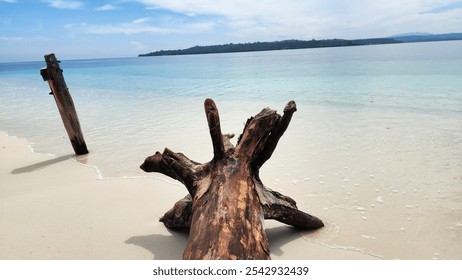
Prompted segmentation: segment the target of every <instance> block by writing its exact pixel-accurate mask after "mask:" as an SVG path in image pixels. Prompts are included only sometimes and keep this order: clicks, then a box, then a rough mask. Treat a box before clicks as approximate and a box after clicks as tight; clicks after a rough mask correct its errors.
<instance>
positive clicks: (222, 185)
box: [140, 99, 324, 260]
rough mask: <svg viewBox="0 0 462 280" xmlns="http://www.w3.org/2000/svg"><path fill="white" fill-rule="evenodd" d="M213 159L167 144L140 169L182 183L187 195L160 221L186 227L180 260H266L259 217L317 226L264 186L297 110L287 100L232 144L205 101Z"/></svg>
mask: <svg viewBox="0 0 462 280" xmlns="http://www.w3.org/2000/svg"><path fill="white" fill-rule="evenodd" d="M204 109H205V114H206V117H207V122H208V127H209V131H210V136H211V138H212V145H213V153H214V156H213V159H212V160H211V161H210V162H208V163H204V164H201V163H198V162H195V161H193V160H191V159H189V158H188V157H186V156H185V155H183V154H182V153H175V152H173V151H171V150H169V149H168V148H165V150H164V151H163V153H160V152H156V154H154V155H152V156H150V157H148V158H146V160H145V161H144V163H143V164H142V165H141V166H140V168H141V169H142V170H144V171H146V172H160V173H162V174H165V175H167V176H169V177H171V178H173V179H176V180H178V181H180V182H181V183H183V184H184V185H185V187H186V188H187V190H188V192H189V194H188V195H187V196H186V197H185V198H183V199H181V200H180V201H178V202H177V203H175V205H174V206H173V208H172V209H170V210H169V211H168V212H167V213H165V215H164V216H163V217H162V218H161V219H160V221H161V222H163V223H164V224H165V226H166V227H168V228H171V229H189V239H188V243H187V246H186V249H185V251H184V253H183V259H226V260H232V259H270V252H269V243H268V239H267V237H266V234H265V230H264V228H263V219H275V220H278V221H280V222H282V223H285V224H288V225H292V226H294V227H297V228H302V229H318V228H321V227H323V226H324V224H323V223H322V221H321V220H320V219H318V218H316V217H314V216H311V215H309V214H307V213H304V212H302V211H300V210H298V209H297V206H296V202H295V201H294V200H293V199H292V198H290V197H288V196H285V195H282V194H280V193H278V192H276V191H273V190H271V189H268V188H266V187H265V186H264V185H263V183H262V181H261V180H260V177H259V170H260V168H261V166H262V165H263V164H264V163H265V162H266V161H267V160H268V159H269V158H270V157H271V155H272V153H273V151H274V150H275V148H276V145H277V143H278V141H279V139H280V138H281V136H282V135H283V134H284V132H285V130H286V129H287V127H288V125H289V123H290V120H291V118H292V115H293V113H294V112H295V111H296V110H297V108H296V104H295V102H294V101H290V102H289V103H288V104H287V105H286V107H285V108H284V114H283V115H282V116H281V115H279V114H277V112H276V111H274V110H271V109H269V108H265V109H263V110H262V111H261V112H260V113H258V114H257V115H256V116H255V117H251V118H250V119H248V120H247V123H246V125H245V127H244V131H243V133H242V134H241V136H240V137H239V139H238V141H237V144H236V146H234V145H233V144H232V143H231V142H230V139H231V138H233V137H234V134H224V135H223V134H222V132H221V128H220V118H219V114H218V109H217V106H216V105H215V102H214V101H213V100H212V99H206V100H205V102H204Z"/></svg>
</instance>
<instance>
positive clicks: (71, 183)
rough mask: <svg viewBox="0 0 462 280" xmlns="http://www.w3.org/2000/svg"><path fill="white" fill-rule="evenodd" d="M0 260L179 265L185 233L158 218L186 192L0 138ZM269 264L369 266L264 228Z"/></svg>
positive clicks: (279, 229)
mask: <svg viewBox="0 0 462 280" xmlns="http://www.w3.org/2000/svg"><path fill="white" fill-rule="evenodd" d="M0 140H1V141H0V142H1V143H2V144H1V147H0V152H1V157H2V159H6V158H7V159H8V160H2V161H1V163H0V167H1V168H0V170H1V174H0V176H1V178H2V187H1V192H0V259H2V260H8V259H10V260H31V259H37V260H38V259H44V260H61V259H64V260H100V259H105V260H128V259H132V260H150V259H156V260H157V259H159V260H161V259H164V260H168V259H181V256H182V253H183V250H184V248H185V246H186V242H187V234H186V233H182V232H173V231H169V230H168V229H166V228H165V227H164V225H163V224H162V223H160V222H158V217H160V216H161V215H163V213H164V212H165V211H167V210H168V209H170V207H171V206H172V205H173V204H174V203H175V202H176V201H177V200H178V199H180V198H182V197H183V196H184V195H185V193H186V191H185V190H184V188H183V187H182V186H177V185H172V184H171V183H167V182H163V181H162V180H157V179H153V178H149V177H145V178H133V179H128V178H125V179H124V178H116V179H98V178H97V176H96V174H95V171H94V170H93V169H92V168H89V167H87V166H84V165H83V164H76V163H78V162H76V161H74V160H72V158H73V156H71V155H68V156H64V157H58V158H56V157H51V156H49V155H43V154H38V153H35V152H33V151H32V150H31V149H30V148H29V143H28V142H27V141H26V140H25V139H21V138H16V137H14V136H10V135H8V134H6V133H5V132H0ZM265 228H266V232H267V235H268V239H269V241H270V249H271V257H272V259H275V260H277V259H281V260H283V259H286V260H291V259H292V260H295V259H298V260H303V259H361V260H362V259H377V258H376V257H374V256H371V255H368V254H364V253H362V252H360V251H358V250H356V249H351V248H344V249H339V248H329V247H328V246H327V245H324V244H322V243H317V242H311V241H310V239H309V238H306V237H305V236H304V234H305V233H306V232H305V233H304V232H302V231H297V230H294V229H292V228H290V227H288V226H286V225H283V224H280V223H278V222H275V221H265Z"/></svg>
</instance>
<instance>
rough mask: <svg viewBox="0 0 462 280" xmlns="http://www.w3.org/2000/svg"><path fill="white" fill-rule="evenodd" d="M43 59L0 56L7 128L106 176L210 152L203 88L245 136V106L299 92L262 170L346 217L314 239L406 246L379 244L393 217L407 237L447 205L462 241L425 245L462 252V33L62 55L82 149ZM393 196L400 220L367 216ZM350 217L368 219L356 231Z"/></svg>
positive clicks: (1, 122)
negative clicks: (151, 161)
mask: <svg viewBox="0 0 462 280" xmlns="http://www.w3.org/2000/svg"><path fill="white" fill-rule="evenodd" d="M44 54H45V53H44ZM56 56H57V58H58V59H61V58H60V55H59V53H57V54H56ZM40 59H41V58H37V61H34V62H14V63H0V130H1V131H5V132H7V133H8V134H9V135H12V136H17V137H20V138H25V139H27V140H28V141H29V143H31V144H30V145H31V149H32V150H33V151H34V152H36V153H42V154H49V155H50V157H54V158H62V159H65V160H74V161H76V163H78V164H82V165H86V166H90V167H92V168H94V169H95V177H96V178H98V179H111V178H132V179H136V178H138V177H149V176H150V177H152V178H156V179H160V180H165V181H168V182H171V183H176V182H174V181H173V180H171V179H170V178H168V177H165V176H163V175H161V174H156V173H145V172H143V171H142V170H141V169H140V168H139V166H140V165H141V164H142V163H143V161H144V159H145V158H146V157H147V156H150V155H152V154H154V153H155V152H156V151H160V152H162V151H163V149H164V148H165V147H168V148H169V149H171V150H173V151H176V152H182V153H184V154H185V155H186V156H188V157H189V158H191V159H193V160H195V161H198V162H207V161H209V160H211V159H212V157H213V149H212V143H211V140H210V135H209V131H208V126H207V121H206V118H205V114H204V108H203V102H204V100H205V99H206V98H212V99H213V100H214V101H215V102H216V104H217V106H218V110H219V113H220V120H221V127H222V132H223V133H235V134H236V137H235V138H236V139H237V137H238V135H239V134H240V133H242V130H243V128H244V124H245V122H246V120H247V119H248V118H250V117H252V116H254V115H256V114H257V113H258V112H260V111H261V110H262V109H263V108H266V107H269V108H271V109H274V110H277V111H278V112H279V113H282V111H283V108H284V106H285V105H286V104H287V102H289V101H290V100H294V101H295V102H296V104H297V112H295V114H294V116H293V119H292V121H291V123H290V125H289V127H288V129H287V131H286V132H285V134H284V136H283V137H282V138H281V140H280V142H279V144H278V146H277V148H276V150H275V151H274V154H273V156H272V158H271V159H270V160H268V161H267V162H266V163H265V165H264V166H263V167H262V168H261V177H262V180H263V182H264V183H265V185H266V186H267V187H270V188H272V189H275V190H278V191H281V192H283V193H285V194H287V195H291V196H292V197H294V199H296V200H297V201H299V207H301V208H302V209H307V210H309V211H311V212H316V213H317V214H318V215H319V216H321V217H324V218H325V219H326V220H332V221H336V222H335V223H334V222H332V223H328V224H330V225H331V227H330V228H329V229H328V230H329V231H330V232H331V233H332V234H331V235H329V234H328V235H326V234H324V235H322V236H319V237H317V236H309V237H307V238H308V239H309V240H311V241H313V242H315V241H316V240H318V239H319V240H320V241H319V242H320V243H322V244H328V245H329V246H340V245H341V244H343V243H344V244H347V243H348V244H350V245H351V243H354V246H350V245H348V246H346V245H345V246H344V247H342V246H340V247H341V248H344V249H345V250H350V249H351V248H354V250H359V251H361V252H364V253H367V254H371V255H374V256H376V255H379V256H384V257H389V258H395V257H396V258H406V256H407V255H406V254H404V255H403V254H398V255H395V254H394V252H395V251H390V252H388V251H387V249H386V248H383V247H380V248H379V247H377V248H376V247H374V246H373V245H371V244H369V243H370V242H374V241H375V240H376V239H380V236H381V233H380V232H382V231H387V230H388V229H389V228H393V230H394V231H393V232H394V233H396V235H397V236H394V237H395V238H397V240H399V236H398V235H399V234H402V233H403V232H407V233H409V232H410V230H409V228H414V233H415V236H417V235H419V233H422V232H425V229H430V228H431V227H432V226H435V223H433V222H432V221H433V220H431V219H430V220H425V219H424V217H425V214H428V213H432V211H439V212H438V213H442V215H443V216H444V215H446V216H444V217H446V218H442V217H439V218H438V221H440V222H438V223H437V224H438V225H439V223H443V222H442V221H447V223H445V224H443V225H440V226H441V227H440V229H441V230H447V231H449V232H451V230H452V232H453V235H451V236H452V237H450V238H448V239H446V241H441V240H440V242H451V240H452V241H454V242H456V243H457V244H459V245H457V246H455V247H454V246H452V248H451V246H444V244H443V245H441V244H439V243H438V242H434V243H433V244H435V245H434V246H435V248H433V247H432V248H431V249H429V252H428V254H424V253H422V254H423V258H454V257H455V258H460V257H462V254H461V253H460V252H462V250H459V249H460V248H461V247H462V244H460V243H461V242H460V240H461V238H462V224H461V223H460V221H461V220H462V219H461V218H462V210H461V206H460V205H461V202H462V41H446V42H425V43H406V44H391V45H366V46H355V47H336V48H318V49H300V50H281V51H265V52H247V53H225V54H205V55H183V56H161V57H130V58H113V59H88V60H66V59H62V61H61V63H60V66H61V68H62V69H63V71H64V72H63V74H64V78H65V80H66V83H67V86H68V88H69V91H70V93H71V95H72V97H73V100H74V103H75V107H76V110H77V113H78V116H79V119H80V124H81V128H82V132H83V135H84V138H85V141H86V144H87V147H88V149H89V151H90V153H89V154H88V155H84V156H78V157H75V156H74V155H73V150H72V146H71V144H70V142H69V139H68V137H67V134H66V132H65V130H64V126H63V124H62V122H61V119H60V116H59V113H58V110H57V107H56V104H55V101H54V99H53V97H52V96H51V95H49V92H50V88H49V86H48V84H47V82H45V81H43V79H42V77H41V76H40V68H42V67H45V66H46V65H45V62H44V61H43V60H42V61H40ZM234 143H235V142H234ZM1 160H7V159H1ZM440 202H444V203H440ZM383 205H387V206H388V207H389V208H387V210H386V211H387V213H388V215H391V214H392V213H395V214H393V215H395V216H396V218H395V219H394V220H393V222H391V220H390V219H388V220H390V226H389V227H386V226H385V225H384V226H383V228H382V227H381V226H380V223H379V222H377V223H375V224H374V226H373V227H368V226H367V221H368V220H369V221H370V220H371V219H375V220H376V221H379V220H380V219H381V215H382V214H383V213H384V212H383V211H382V212H381V211H378V208H379V207H384V206H383ZM418 207H420V208H419V209H420V211H417V208H418ZM441 208H442V209H441ZM397 209H400V210H399V211H398V210H397ZM316 213H314V214H316ZM345 213H348V214H347V215H346V216H345ZM381 213H382V214H381ZM416 213H418V214H416ZM338 216H342V217H344V218H342V219H343V222H342V221H339V220H338V219H336V217H337V218H338ZM345 217H349V218H348V219H347V218H345ZM419 219H420V220H419ZM398 220H399V222H398ZM401 220H402V221H401ZM436 220H437V218H435V221H436ZM417 221H419V222H417ZM411 222H416V224H417V225H420V227H416V226H410V224H411ZM342 223H343V224H342ZM422 225H425V226H422ZM352 227H354V228H357V227H359V228H363V229H364V232H363V233H362V234H354V237H352V236H353V233H352V232H353V231H352V229H351V230H350V231H349V230H348V228H352ZM367 229H369V231H368V230H367ZM339 231H342V232H341V233H342V234H340V233H339ZM333 235H335V236H336V239H335V241H332V240H331V241H329V240H326V239H327V238H332V236H333ZM342 236H350V237H349V238H350V239H349V241H348V242H346V241H345V242H343V243H342V239H341V238H342ZM387 236H388V237H390V235H387ZM388 237H387V238H388ZM352 238H353V239H355V238H357V239H358V240H356V241H354V242H352ZM384 238H385V237H384ZM392 238H393V237H392ZM457 238H458V241H457ZM406 240H407V239H403V242H407V241H408V240H407V241H406ZM316 242H317V241H316ZM368 242H369V243H368ZM432 242H433V241H432ZM339 244H340V245H339ZM416 244H419V243H418V242H417V243H416ZM445 244H446V243H445ZM440 245H441V246H440ZM395 246H398V247H399V244H395ZM416 246H417V245H416ZM438 246H440V247H444V248H445V249H444V250H446V252H442V251H441V250H438V249H437V248H440V247H438ZM350 247H351V248H350ZM415 249H416V250H418V249H419V248H417V247H416V248H415ZM390 250H391V249H390ZM398 251H399V248H398ZM410 256H411V255H410Z"/></svg>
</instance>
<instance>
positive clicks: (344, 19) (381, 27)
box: [0, 0, 462, 62]
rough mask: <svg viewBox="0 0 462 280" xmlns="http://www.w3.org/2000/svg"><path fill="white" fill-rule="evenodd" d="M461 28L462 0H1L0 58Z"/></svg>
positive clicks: (103, 54) (127, 53)
mask: <svg viewBox="0 0 462 280" xmlns="http://www.w3.org/2000/svg"><path fill="white" fill-rule="evenodd" d="M414 32H426V33H434V34H437V33H451V32H462V1H460V0H456V1H454V0H102V1H100V0H95V1H82V0H0V62H14V61H38V60H42V59H43V55H44V54H48V53H55V54H56V56H57V57H58V59H63V60H64V59H85V58H110V57H135V56H137V55H138V54H140V53H147V52H151V51H158V50H162V49H163V50H167V49H183V48H188V47H192V46H196V45H214V44H226V43H246V42H257V41H260V42H263V41H278V40H286V39H300V40H311V39H332V38H341V39H360V38H377V37H387V36H392V35H397V34H403V33H414Z"/></svg>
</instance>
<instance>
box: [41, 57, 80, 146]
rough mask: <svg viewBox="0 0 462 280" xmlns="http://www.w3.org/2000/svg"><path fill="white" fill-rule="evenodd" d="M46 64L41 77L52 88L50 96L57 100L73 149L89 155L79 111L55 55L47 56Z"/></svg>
mask: <svg viewBox="0 0 462 280" xmlns="http://www.w3.org/2000/svg"><path fill="white" fill-rule="evenodd" d="M45 62H46V63H47V67H45V68H42V69H40V75H42V78H43V80H44V81H47V82H48V85H49V86H50V89H51V92H50V94H51V95H53V97H54V98H55V101H56V105H57V106H58V110H59V114H60V115H61V119H62V120H63V124H64V128H65V129H66V131H67V135H68V136H69V139H70V140H71V144H72V147H73V148H74V151H75V153H76V154H77V155H83V154H88V150H87V145H86V144H85V140H84V139H83V134H82V130H81V129H80V122H79V118H78V116H77V111H76V110H75V107H74V102H73V101H72V97H71V94H70V93H69V89H68V88H67V86H66V81H64V76H63V70H61V68H60V67H59V61H58V60H57V59H56V57H55V54H47V55H45Z"/></svg>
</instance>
